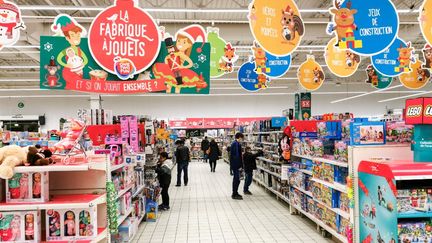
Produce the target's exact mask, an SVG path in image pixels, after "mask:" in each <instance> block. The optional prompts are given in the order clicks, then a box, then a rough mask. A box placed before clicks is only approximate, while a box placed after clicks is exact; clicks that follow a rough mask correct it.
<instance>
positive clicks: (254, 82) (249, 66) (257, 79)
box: [237, 62, 270, 92]
mask: <svg viewBox="0 0 432 243" xmlns="http://www.w3.org/2000/svg"><path fill="white" fill-rule="evenodd" d="M237 79H238V81H239V84H240V86H241V87H242V88H243V89H245V90H247V91H250V92H256V91H259V90H261V89H266V88H267V86H268V84H269V83H270V80H269V79H268V78H267V76H266V75H264V74H257V73H256V72H255V63H254V62H246V63H244V64H243V65H241V67H240V69H239V71H238V73H237Z"/></svg>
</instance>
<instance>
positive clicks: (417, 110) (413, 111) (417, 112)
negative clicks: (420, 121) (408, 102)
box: [406, 105, 423, 117]
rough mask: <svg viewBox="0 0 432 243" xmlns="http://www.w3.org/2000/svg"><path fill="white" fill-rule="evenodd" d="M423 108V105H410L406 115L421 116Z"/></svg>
mask: <svg viewBox="0 0 432 243" xmlns="http://www.w3.org/2000/svg"><path fill="white" fill-rule="evenodd" d="M422 108H423V107H422V106H421V105H417V106H411V107H408V109H407V111H406V116H407V117H419V116H421V114H422Z"/></svg>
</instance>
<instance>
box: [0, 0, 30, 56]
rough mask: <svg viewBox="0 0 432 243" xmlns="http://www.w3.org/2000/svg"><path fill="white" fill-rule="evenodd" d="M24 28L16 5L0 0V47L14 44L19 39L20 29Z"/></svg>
mask: <svg viewBox="0 0 432 243" xmlns="http://www.w3.org/2000/svg"><path fill="white" fill-rule="evenodd" d="M25 28H26V27H25V25H24V22H23V21H22V19H21V12H20V10H19V8H18V6H17V5H15V4H13V3H11V2H8V1H4V0H0V49H1V48H2V47H5V46H12V45H14V44H15V43H16V42H17V41H18V40H19V37H20V29H23V30H24V29H25Z"/></svg>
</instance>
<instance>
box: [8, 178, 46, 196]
mask: <svg viewBox="0 0 432 243" xmlns="http://www.w3.org/2000/svg"><path fill="white" fill-rule="evenodd" d="M48 201H49V188H48V173H47V172H34V173H15V175H14V176H13V177H12V178H11V179H9V180H6V202H8V203H28V202H48Z"/></svg>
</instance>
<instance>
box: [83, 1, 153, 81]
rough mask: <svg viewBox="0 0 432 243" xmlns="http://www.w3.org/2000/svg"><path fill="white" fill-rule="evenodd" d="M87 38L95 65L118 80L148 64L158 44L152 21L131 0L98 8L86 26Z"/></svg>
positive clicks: (144, 67) (150, 63) (130, 75)
mask: <svg viewBox="0 0 432 243" xmlns="http://www.w3.org/2000/svg"><path fill="white" fill-rule="evenodd" d="M88 38H89V47H90V52H91V54H92V56H93V57H94V58H95V60H96V62H97V63H98V64H99V66H101V67H103V68H104V70H105V71H107V72H109V73H112V74H115V75H117V76H118V77H119V78H120V79H122V80H126V79H129V78H132V77H133V76H134V75H135V74H138V73H141V72H143V71H145V70H146V69H147V68H149V67H150V66H151V65H152V64H153V62H154V61H155V60H156V58H157V56H158V54H159V49H160V46H161V43H160V42H161V37H160V32H159V28H158V27H157V24H156V22H155V21H154V20H153V18H152V17H151V16H150V15H149V14H148V13H147V12H145V11H144V10H142V9H141V8H139V7H138V6H136V4H135V1H134V0H116V1H115V4H114V5H113V6H111V7H109V8H107V9H105V10H104V11H102V12H100V13H99V14H98V15H97V16H96V18H95V19H94V20H93V22H92V24H91V26H90V31H89V36H88Z"/></svg>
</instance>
